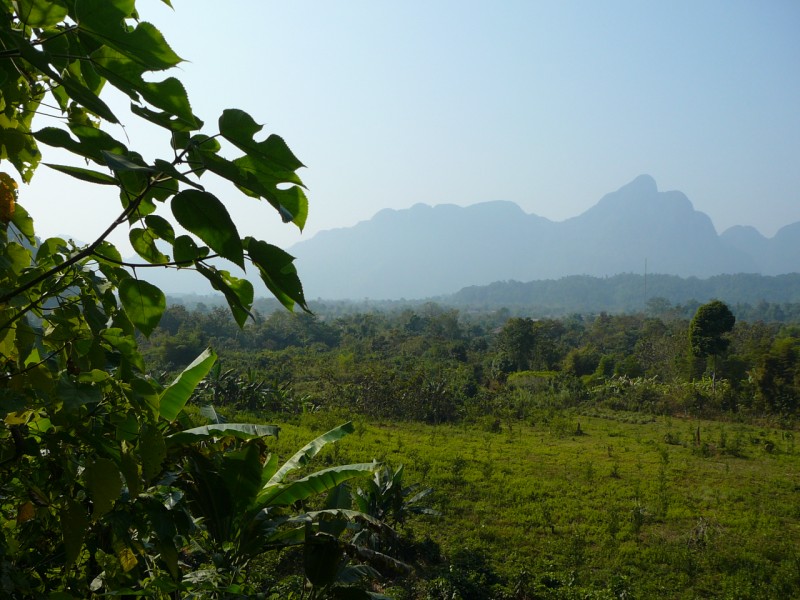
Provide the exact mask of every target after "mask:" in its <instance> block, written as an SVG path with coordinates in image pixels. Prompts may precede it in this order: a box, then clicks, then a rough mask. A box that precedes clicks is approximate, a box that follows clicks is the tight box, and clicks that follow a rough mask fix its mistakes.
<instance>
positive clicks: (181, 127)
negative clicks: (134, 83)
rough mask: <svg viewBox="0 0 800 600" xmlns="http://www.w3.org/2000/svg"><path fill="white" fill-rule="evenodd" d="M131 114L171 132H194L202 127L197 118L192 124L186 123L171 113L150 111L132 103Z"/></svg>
mask: <svg viewBox="0 0 800 600" xmlns="http://www.w3.org/2000/svg"><path fill="white" fill-rule="evenodd" d="M131 112H132V113H133V114H135V115H138V116H140V117H142V118H143V119H145V120H147V121H150V122H151V123H154V124H155V125H158V126H159V127H163V128H164V129H168V130H169V131H173V132H189V131H195V130H197V129H199V128H201V127H202V126H203V122H202V121H201V120H200V119H198V118H197V117H195V118H194V123H188V122H186V121H184V120H183V119H179V118H178V117H176V116H175V115H174V114H172V113H168V112H158V111H155V110H151V109H149V108H147V107H146V106H140V105H139V104H136V103H134V102H131Z"/></svg>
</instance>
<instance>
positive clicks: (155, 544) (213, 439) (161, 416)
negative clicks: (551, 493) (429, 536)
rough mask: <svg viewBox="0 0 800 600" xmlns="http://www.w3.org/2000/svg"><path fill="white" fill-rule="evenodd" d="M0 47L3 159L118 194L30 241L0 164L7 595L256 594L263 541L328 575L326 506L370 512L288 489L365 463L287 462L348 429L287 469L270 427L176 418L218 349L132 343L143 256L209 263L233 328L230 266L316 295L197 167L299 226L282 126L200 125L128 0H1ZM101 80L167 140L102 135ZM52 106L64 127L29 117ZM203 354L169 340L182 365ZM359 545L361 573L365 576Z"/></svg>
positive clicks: (299, 207) (156, 315)
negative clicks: (147, 350) (106, 220)
mask: <svg viewBox="0 0 800 600" xmlns="http://www.w3.org/2000/svg"><path fill="white" fill-rule="evenodd" d="M164 1H165V3H166V4H169V1H168V0H164ZM0 45H2V50H1V51H0V159H2V161H3V166H7V164H8V163H10V165H11V166H13V167H14V168H15V169H16V171H17V173H18V176H19V178H20V179H21V180H22V181H23V182H29V181H30V180H31V178H32V177H33V176H34V174H35V172H36V170H37V168H38V167H40V165H41V164H44V165H46V166H47V167H49V168H51V169H53V170H55V171H57V172H59V173H61V174H64V175H65V176H69V177H73V178H76V179H78V180H80V181H82V182H84V183H86V184H87V185H97V186H104V188H105V189H107V190H108V191H109V192H110V193H113V194H114V195H116V196H118V198H119V201H120V204H121V209H120V213H119V216H118V217H117V218H116V219H114V220H113V222H111V223H110V224H109V225H108V226H107V227H106V229H105V230H103V231H102V232H100V233H99V234H98V236H97V238H96V239H95V240H94V241H92V242H91V243H89V244H88V245H85V246H81V247H78V246H75V245H74V244H73V243H72V242H66V241H65V240H63V239H60V238H49V239H45V240H40V239H38V238H37V237H36V236H35V231H34V227H33V220H32V218H31V217H30V215H29V214H28V213H27V211H26V210H25V209H24V208H23V207H22V205H20V204H19V203H18V202H17V200H18V197H17V196H18V193H19V190H18V185H17V182H16V181H15V179H14V178H13V177H12V176H11V175H9V174H8V173H5V172H2V173H0V367H2V368H1V369H0V418H2V420H1V421H0V470H1V471H2V477H0V481H1V483H0V595H3V596H4V597H13V598H27V597H36V598H39V597H52V598H88V597H93V596H97V595H146V596H148V597H167V596H169V597H179V596H183V597H198V596H202V597H231V596H237V595H238V596H247V595H250V594H251V593H253V592H254V591H255V589H256V588H255V586H256V585H257V584H258V582H253V581H250V580H248V578H247V573H248V569H249V567H250V562H251V561H252V560H253V558H254V557H256V556H258V555H259V554H260V553H262V552H263V551H265V550H268V549H274V548H281V547H284V546H286V545H289V544H301V545H302V546H304V547H305V548H306V552H305V554H306V561H305V567H306V569H305V577H306V578H307V579H308V580H309V581H311V583H312V584H314V585H315V586H316V587H319V588H321V587H326V589H327V588H328V587H330V586H329V584H330V581H328V580H327V579H326V578H324V577H322V578H321V577H320V576H319V574H318V572H317V568H316V567H315V565H317V566H318V565H319V563H320V554H319V553H318V552H317V551H318V550H319V551H320V552H322V550H320V549H321V548H323V547H324V550H325V551H326V552H339V553H341V551H342V548H341V544H340V542H339V541H338V540H337V539H335V538H329V537H325V535H328V534H326V533H325V532H324V531H322V523H323V522H324V521H325V520H326V519H327V518H328V517H329V516H330V515H331V514H334V515H335V516H336V517H337V518H346V519H348V520H351V521H353V520H357V521H360V522H365V521H366V522H368V523H370V525H371V526H375V527H380V523H378V522H377V521H375V520H374V519H370V518H369V517H368V516H364V515H361V514H360V513H358V512H356V511H345V510H338V509H337V510H335V511H333V512H331V511H326V510H324V509H323V510H320V511H315V512H313V511H307V510H301V511H300V513H299V514H298V511H297V507H300V506H305V505H309V506H311V505H313V504H314V499H315V498H316V497H318V496H320V495H325V494H326V493H327V492H329V491H331V490H334V489H336V488H337V487H338V486H339V485H341V484H342V483H344V482H346V481H348V480H350V479H352V478H354V477H357V476H361V475H362V474H368V473H371V472H373V471H374V470H375V469H376V468H377V465H375V464H372V463H367V464H356V465H345V466H335V467H331V468H327V469H323V470H322V471H318V472H313V473H308V472H307V471H306V472H304V476H302V477H300V478H290V475H291V474H293V473H294V472H295V471H297V470H298V469H300V468H304V467H305V465H306V463H307V462H308V461H309V460H310V459H311V458H312V457H313V456H314V455H315V454H316V453H317V452H318V451H319V450H320V449H321V448H323V447H324V446H325V445H326V444H328V443H330V442H333V441H336V440H337V439H339V438H340V437H341V436H342V435H344V434H345V433H348V432H350V431H352V426H351V425H347V426H343V427H340V428H337V429H334V430H332V431H330V432H328V433H327V434H325V435H323V436H321V437H320V438H317V439H316V440H314V441H313V442H312V443H310V444H308V445H306V446H305V447H303V449H302V450H301V451H299V452H298V453H297V454H295V455H294V457H293V458H291V459H290V460H289V461H288V462H287V463H285V464H284V465H283V466H282V467H281V468H278V463H277V455H276V454H273V453H270V452H268V451H267V445H266V444H267V442H266V439H265V438H267V437H270V436H275V435H277V431H278V430H277V428H276V427H272V426H262V425H253V424H247V423H245V424H242V423H219V422H215V423H212V424H209V425H204V426H199V427H195V426H193V424H192V423H191V421H190V420H189V419H188V418H187V415H186V413H185V412H184V407H185V405H186V403H187V402H188V400H189V398H190V397H191V396H192V394H193V393H194V390H195V388H196V386H197V385H198V383H200V382H201V381H202V380H204V379H205V378H206V376H207V375H208V374H209V373H210V371H211V369H212V367H213V365H214V363H215V361H216V358H217V357H216V354H215V353H214V352H212V351H210V350H205V351H202V352H201V353H200V356H198V357H197V359H196V360H194V362H192V363H191V364H190V365H189V366H188V367H186V368H185V369H183V370H182V371H180V372H178V373H177V376H176V377H175V379H174V381H173V382H172V383H170V384H169V385H162V384H161V383H159V381H158V380H157V379H155V378H153V377H151V376H150V375H149V374H148V372H147V369H146V364H145V361H144V359H143V357H142V355H141V354H140V353H139V349H138V339H140V338H138V339H137V335H138V336H141V335H144V336H149V335H151V334H153V332H154V331H155V330H156V329H157V328H158V326H159V324H160V322H161V319H162V317H163V314H164V311H165V308H166V299H165V296H164V294H163V293H162V292H161V290H159V289H158V288H157V287H155V286H153V285H152V284H150V283H148V282H147V281H145V280H143V279H140V278H139V276H138V275H139V273H140V272H141V271H143V270H145V269H147V268H152V267H154V268H171V269H192V270H194V271H197V272H198V273H200V274H201V275H202V276H204V277H205V278H206V279H207V280H208V281H209V282H210V284H211V286H212V287H213V288H214V289H216V290H218V291H219V292H221V293H222V294H223V295H224V297H225V299H226V302H227V304H228V306H229V308H230V310H231V314H232V315H233V318H234V320H235V322H236V323H237V324H238V325H239V326H243V325H244V324H245V322H246V321H247V319H248V318H249V317H251V316H252V310H251V309H252V304H253V299H254V289H253V286H252V284H251V283H250V282H249V281H248V280H246V279H244V278H242V277H240V276H237V275H234V274H232V272H231V271H229V270H225V269H226V268H230V267H225V268H223V266H224V265H226V264H231V265H232V266H233V267H236V268H238V269H242V270H243V269H245V268H249V269H251V270H253V271H254V272H256V273H257V274H258V275H259V277H260V278H261V280H262V281H263V283H264V284H265V286H266V287H267V289H268V290H269V291H270V292H271V294H272V295H274V296H275V297H276V298H277V299H278V300H279V301H280V302H281V304H283V305H284V306H286V307H288V308H293V307H295V306H299V307H300V308H302V309H307V307H306V303H305V299H304V297H303V290H302V286H301V284H300V280H299V279H298V277H297V273H296V270H295V267H294V266H293V264H292V260H293V259H292V257H291V256H289V255H288V254H287V253H285V252H284V251H283V250H281V249H280V248H277V247H275V246H272V245H270V244H268V243H267V242H265V241H262V240H258V239H255V238H252V237H242V236H240V234H239V232H238V230H237V227H236V224H235V223H234V222H233V220H232V219H231V217H230V215H229V213H228V210H227V209H226V207H225V205H224V204H223V203H222V202H221V201H220V200H219V199H218V198H217V197H216V196H214V195H213V194H212V193H210V192H208V191H207V190H206V189H205V187H204V186H203V184H202V183H201V180H203V178H208V177H209V176H215V177H217V178H219V179H221V180H224V181H227V182H229V183H231V184H233V186H235V187H236V188H238V189H239V190H240V191H241V192H242V193H243V194H244V195H246V196H249V197H252V198H254V199H260V200H264V201H266V203H267V204H269V205H271V207H272V208H273V209H275V210H276V211H277V213H278V216H279V217H280V218H281V219H282V220H283V221H284V222H287V223H289V222H290V223H293V224H294V225H296V226H297V227H299V228H301V229H302V228H303V226H304V224H305V220H306V216H307V210H308V208H307V200H306V197H305V194H304V192H303V184H302V181H301V179H300V178H299V176H298V175H297V171H298V169H299V168H300V167H302V166H303V165H302V163H301V162H300V161H299V160H298V159H297V158H296V157H295V156H294V154H293V153H292V152H291V150H290V149H289V148H288V146H287V145H286V143H285V142H284V141H283V139H281V138H280V137H279V136H277V135H270V136H268V137H266V138H265V139H257V138H256V136H257V135H258V134H259V133H260V131H261V130H262V126H261V125H259V124H257V123H256V122H255V120H254V119H253V118H252V117H251V116H250V115H248V114H247V113H245V112H243V111H241V110H238V109H228V110H225V111H224V112H223V113H222V115H221V116H220V117H219V119H218V120H217V121H216V124H215V126H214V128H213V129H212V130H211V131H209V132H207V133H202V129H203V126H204V124H203V122H202V121H201V120H200V119H199V118H198V117H197V116H196V115H195V114H194V113H193V111H192V108H191V105H190V102H189V99H188V96H187V94H186V91H185V89H184V88H183V86H182V84H181V83H180V81H179V80H178V79H176V78H175V77H173V76H169V75H165V72H167V71H169V70H170V69H173V68H174V67H175V66H176V65H178V64H179V63H180V62H181V60H182V59H181V58H180V57H179V56H178V55H177V54H176V53H175V52H174V51H173V50H172V48H171V47H170V46H169V45H168V44H167V42H166V41H165V40H164V38H163V36H162V35H161V33H160V32H159V31H158V29H157V28H156V27H155V26H154V25H152V24H150V23H148V22H146V21H142V20H140V15H139V13H138V11H137V9H136V7H135V2H134V0H25V1H19V2H8V1H4V2H2V3H0ZM109 86H110V87H113V88H116V89H117V90H118V91H119V92H121V93H123V94H124V95H125V96H127V97H128V98H130V101H131V103H130V111H131V115H130V118H131V119H132V123H136V125H135V126H155V127H156V128H157V129H159V130H160V131H161V132H162V133H164V134H166V135H167V136H168V139H169V144H168V145H166V146H165V148H164V154H163V155H162V157H161V158H155V159H152V160H145V159H144V158H143V156H142V154H141V153H139V152H137V151H136V150H134V149H131V148H128V147H127V145H126V144H124V143H123V142H122V141H120V140H118V139H116V138H115V137H114V135H113V133H111V132H114V131H115V126H117V125H120V124H121V123H122V120H121V118H120V117H119V115H118V114H116V113H115V112H114V111H112V109H111V108H110V107H109V105H108V104H107V103H106V101H105V100H104V99H103V97H104V96H103V91H104V89H105V88H108V87H109ZM42 107H44V108H45V109H46V110H44V111H40V109H41V108H42ZM53 112H56V113H60V116H56V117H54V118H53V121H54V123H55V124H51V125H47V126H45V127H42V128H39V129H36V128H35V125H38V123H39V121H40V120H41V119H42V118H44V116H45V114H48V113H49V114H52V113H53ZM39 145H45V146H50V147H53V148H57V149H58V150H59V154H58V156H62V157H66V158H63V159H59V160H63V164H61V163H42V162H41V161H42V155H41V152H40V149H39ZM229 156H232V158H229ZM78 164H79V165H81V166H76V165H78ZM21 195H22V196H23V198H24V193H23V194H21ZM60 200H65V199H60ZM80 210H81V208H80V206H76V207H75V214H76V215H79V214H80ZM120 227H127V228H128V231H129V239H130V242H131V245H132V246H133V248H134V249H135V251H136V253H137V254H138V255H139V257H140V258H141V259H142V262H139V263H128V262H126V261H123V260H122V258H121V256H120V253H119V251H118V250H117V249H116V248H115V247H114V246H113V245H112V244H110V243H109V242H108V241H107V238H108V237H109V235H110V234H111V233H112V232H113V231H114V230H116V229H117V228H120ZM194 350H202V347H197V346H195V348H194ZM193 355H194V352H183V353H181V354H180V355H178V354H175V355H174V356H175V358H176V361H177V362H183V363H184V364H185V362H188V360H186V358H187V357H188V356H193ZM320 544H321V545H320ZM356 562H357V563H359V564H356V565H354V566H353V569H354V570H355V571H358V570H359V569H360V571H359V572H360V573H361V575H362V576H365V575H372V574H374V573H375V572H374V570H370V569H368V568H367V567H366V566H364V565H363V564H362V563H364V559H363V557H361V556H359V558H358V559H357V561H356ZM360 578H363V577H360ZM354 581H355V580H354V579H352V578H351V579H350V580H349V583H353V582H354ZM343 589H345V590H348V589H350V590H352V588H349V587H347V588H343ZM334 591H335V590H334ZM348 593H354V592H348ZM364 594H366V592H364Z"/></svg>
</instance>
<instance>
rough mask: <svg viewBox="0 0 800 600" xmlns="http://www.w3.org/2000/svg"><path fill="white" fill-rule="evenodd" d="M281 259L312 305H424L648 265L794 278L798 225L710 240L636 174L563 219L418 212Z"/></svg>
mask: <svg viewBox="0 0 800 600" xmlns="http://www.w3.org/2000/svg"><path fill="white" fill-rule="evenodd" d="M731 230H733V231H731ZM729 231H730V233H728V232H729ZM323 233H324V234H325V235H323ZM289 252H290V253H291V254H293V255H295V256H297V258H298V261H297V265H298V270H299V272H300V275H301V278H302V280H303V282H304V286H305V289H306V296H307V297H309V298H318V297H319V298H326V299H345V298H349V299H359V298H372V299H398V298H424V297H433V296H439V295H444V294H450V293H454V292H456V291H457V290H459V289H462V288H464V287H469V286H475V285H487V284H490V283H493V282H496V281H505V280H516V281H535V280H543V279H556V278H560V277H566V276H571V275H591V276H601V277H602V276H611V275H615V274H618V273H631V272H642V271H643V270H644V269H645V262H647V263H648V267H649V269H650V272H653V273H656V272H657V273H663V274H667V275H677V276H681V277H711V276H714V275H719V274H726V273H758V274H763V275H779V274H783V273H790V272H794V271H796V270H797V266H796V265H798V264H799V263H800V223H796V224H790V225H787V226H785V227H784V228H782V229H781V230H779V231H778V233H776V235H775V236H774V237H773V238H765V237H764V236H763V235H761V234H760V233H758V232H757V231H756V230H755V229H753V228H747V227H741V228H739V229H737V228H735V227H734V228H731V229H729V230H726V232H723V234H718V233H717V231H716V229H715V228H714V225H713V223H712V221H711V219H710V218H709V217H708V215H706V214H705V213H703V212H701V211H697V210H695V208H694V206H693V205H692V203H691V201H690V199H689V198H688V197H687V196H686V195H685V194H683V193H682V192H680V191H675V190H672V191H664V192H660V191H658V188H657V184H656V181H655V180H654V179H653V178H652V177H651V176H649V175H640V176H639V177H636V178H635V179H634V180H633V181H631V182H629V183H628V184H626V185H624V186H622V187H621V188H619V189H618V190H616V191H615V192H611V193H609V194H606V195H604V196H603V197H602V198H601V199H600V200H599V201H598V202H597V203H596V204H595V205H594V206H592V207H590V208H589V209H587V210H586V211H584V212H583V213H581V214H580V215H578V216H575V217H572V218H570V219H566V220H564V221H551V220H549V219H546V218H544V217H541V216H539V215H535V214H529V213H525V212H524V211H523V210H522V209H521V208H520V207H519V206H518V205H517V204H515V203H513V202H510V201H507V200H496V201H488V202H481V203H478V204H473V205H471V206H467V207H459V206H457V205H454V204H438V205H433V206H431V205H427V204H422V203H418V204H415V205H414V206H412V207H411V208H408V209H400V210H397V209H383V210H381V211H379V212H378V213H377V214H376V215H375V216H374V217H373V218H372V219H369V220H367V221H361V222H360V223H358V224H356V225H354V226H352V227H348V228H340V229H336V230H328V231H326V232H321V233H320V234H317V235H316V236H315V237H313V238H311V239H309V240H305V241H303V242H299V243H298V244H295V245H294V246H292V247H291V248H290V249H289Z"/></svg>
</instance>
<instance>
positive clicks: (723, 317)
mask: <svg viewBox="0 0 800 600" xmlns="http://www.w3.org/2000/svg"><path fill="white" fill-rule="evenodd" d="M735 323H736V317H734V316H733V313H732V312H731V311H730V309H729V308H728V305H727V304H725V303H724V302H721V301H720V300H712V301H711V302H708V303H707V304H703V305H701V306H700V307H699V308H698V309H697V312H696V313H695V315H694V317H693V318H692V321H691V323H690V324H689V348H690V350H691V355H692V357H694V358H697V359H705V358H707V357H709V356H710V357H711V358H712V379H713V380H716V371H717V356H719V355H720V354H722V353H723V352H725V350H727V348H728V346H729V345H730V339H729V338H728V337H727V335H726V334H728V333H730V332H731V331H733V326H734V324H735ZM694 374H695V373H694V372H693V373H692V375H693V376H694Z"/></svg>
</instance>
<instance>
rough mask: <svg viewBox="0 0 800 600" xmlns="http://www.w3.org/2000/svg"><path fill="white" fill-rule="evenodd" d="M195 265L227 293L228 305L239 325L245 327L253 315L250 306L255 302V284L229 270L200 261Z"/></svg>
mask: <svg viewBox="0 0 800 600" xmlns="http://www.w3.org/2000/svg"><path fill="white" fill-rule="evenodd" d="M195 266H196V268H197V272H198V273H200V274H201V275H203V277H205V278H206V279H208V281H209V283H211V286H212V287H213V288H214V289H215V290H217V291H220V292H222V293H223V294H224V295H225V300H227V302H228V306H229V307H230V309H231V312H232V313H233V318H234V319H235V320H236V323H238V325H239V327H244V324H245V322H246V321H247V319H248V317H252V316H253V315H252V314H251V313H250V307H251V306H252V304H253V294H254V292H253V284H251V283H250V282H249V281H247V280H246V279H239V278H238V277H233V276H232V275H231V274H230V273H228V272H227V271H221V270H219V269H216V268H215V267H207V266H206V265H203V264H200V263H197V264H196V265H195Z"/></svg>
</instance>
